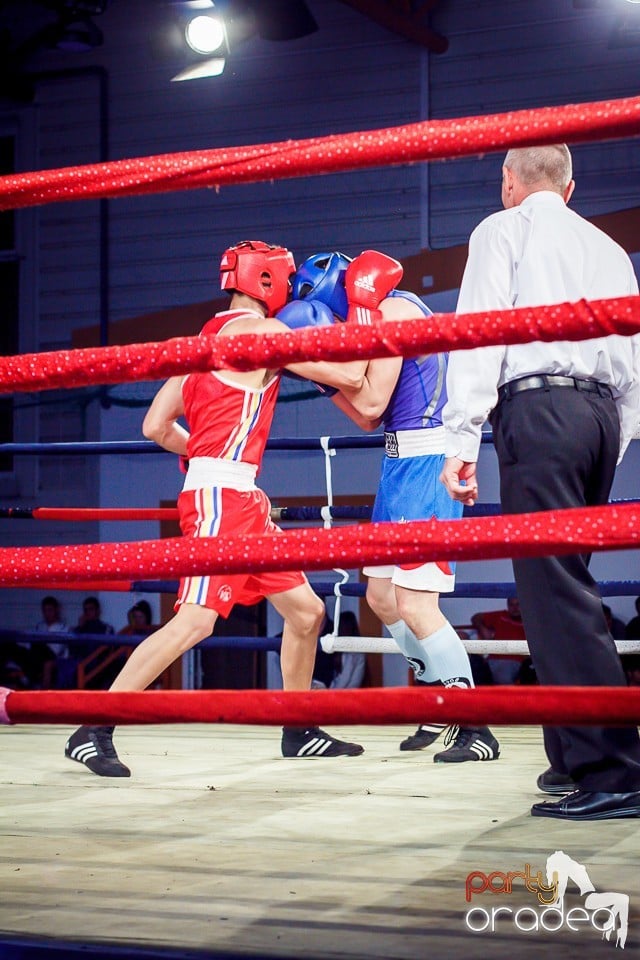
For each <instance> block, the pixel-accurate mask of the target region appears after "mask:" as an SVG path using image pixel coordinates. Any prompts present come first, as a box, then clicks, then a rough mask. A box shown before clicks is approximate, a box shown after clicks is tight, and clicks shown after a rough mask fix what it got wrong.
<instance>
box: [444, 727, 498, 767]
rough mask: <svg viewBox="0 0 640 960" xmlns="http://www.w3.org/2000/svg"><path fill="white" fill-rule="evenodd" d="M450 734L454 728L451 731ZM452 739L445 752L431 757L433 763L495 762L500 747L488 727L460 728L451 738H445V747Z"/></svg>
mask: <svg viewBox="0 0 640 960" xmlns="http://www.w3.org/2000/svg"><path fill="white" fill-rule="evenodd" d="M451 732H452V734H454V732H455V728H453V729H452V731H451ZM451 739H453V743H452V744H451V746H450V747H449V748H448V749H447V750H442V751H440V753H436V754H434V756H433V761H434V763H464V762H465V761H466V760H497V759H498V757H499V756H500V745H499V743H498V741H497V740H496V738H495V737H494V736H493V734H492V733H491V731H490V730H489V728H488V727H460V728H459V729H458V731H457V734H455V739H454V738H453V736H452V737H446V738H445V746H446V744H447V743H449V742H450V741H451Z"/></svg>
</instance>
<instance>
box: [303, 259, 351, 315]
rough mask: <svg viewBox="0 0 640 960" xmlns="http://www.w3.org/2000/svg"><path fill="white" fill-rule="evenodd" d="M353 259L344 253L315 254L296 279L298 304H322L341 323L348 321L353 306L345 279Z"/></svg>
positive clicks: (306, 261) (305, 262) (307, 261)
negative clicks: (309, 302)
mask: <svg viewBox="0 0 640 960" xmlns="http://www.w3.org/2000/svg"><path fill="white" fill-rule="evenodd" d="M350 263H351V258H350V257H347V256H345V254H344V253H314V255H313V256H312V257H308V258H307V259H306V260H305V261H304V263H302V264H301V265H300V266H299V267H298V269H297V270H296V272H295V274H294V275H293V282H292V293H293V299H294V300H320V302H321V303H324V304H326V306H327V307H329V309H330V310H331V311H332V313H334V314H335V315H336V317H338V318H339V319H340V320H346V317H347V310H348V308H349V304H348V302H347V294H346V291H345V289H344V275H345V272H346V269H347V267H348V266H349V264H350Z"/></svg>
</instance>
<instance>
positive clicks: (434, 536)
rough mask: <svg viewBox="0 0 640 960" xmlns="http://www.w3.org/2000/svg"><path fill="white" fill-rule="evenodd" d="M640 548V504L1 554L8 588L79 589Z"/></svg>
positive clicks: (25, 549)
mask: <svg viewBox="0 0 640 960" xmlns="http://www.w3.org/2000/svg"><path fill="white" fill-rule="evenodd" d="M639 542H640V503H625V504H621V505H616V504H609V505H606V506H602V507H580V508H574V509H565V510H545V511H540V512H538V513H523V514H513V515H509V514H502V515H499V516H491V517H479V518H468V519H462V520H454V521H444V520H416V521H412V522H411V523H367V524H358V525H352V526H349V527H346V528H336V529H332V530H320V529H317V528H308V529H297V530H288V531H286V532H283V533H281V534H278V535H272V536H263V537H254V536H244V537H204V538H202V539H200V538H184V537H170V538H167V539H165V540H143V541H137V542H133V543H96V544H70V545H67V546H63V547H22V548H21V549H19V550H17V549H15V548H12V547H4V548H2V549H0V579H2V581H3V582H4V584H5V585H6V586H12V585H13V586H17V585H18V584H30V585H33V584H36V583H41V582H48V583H55V582H56V581H62V582H64V581H65V580H68V579H73V580H78V579H79V576H80V574H79V571H81V573H82V576H86V577H87V578H88V579H90V580H112V579H113V580H122V579H130V580H136V579H137V580H140V579H143V578H147V579H157V578H166V577H170V576H198V575H205V574H213V573H244V572H246V571H253V572H256V571H267V570H291V569H303V570H327V569H332V568H334V567H336V566H340V567H343V568H344V569H349V568H350V567H359V566H362V564H370V563H373V564H376V563H384V562H388V561H389V560H392V559H393V562H395V563H415V562H421V563H426V562H427V561H429V560H443V559H448V560H474V559H484V560H487V559H489V560H490V559H499V558H509V557H536V556H548V555H562V554H571V553H589V552H592V551H600V550H622V549H626V548H628V547H636V546H637V545H638V543H639Z"/></svg>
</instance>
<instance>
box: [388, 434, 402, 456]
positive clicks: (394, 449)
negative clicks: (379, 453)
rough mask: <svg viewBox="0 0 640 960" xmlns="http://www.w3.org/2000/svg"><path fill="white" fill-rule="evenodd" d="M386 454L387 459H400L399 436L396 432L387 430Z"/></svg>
mask: <svg viewBox="0 0 640 960" xmlns="http://www.w3.org/2000/svg"><path fill="white" fill-rule="evenodd" d="M384 452H385V454H386V456H387V457H394V458H396V459H397V458H398V457H399V456H400V454H399V453H398V436H397V434H396V432H395V430H385V432H384Z"/></svg>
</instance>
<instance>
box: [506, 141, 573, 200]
mask: <svg viewBox="0 0 640 960" xmlns="http://www.w3.org/2000/svg"><path fill="white" fill-rule="evenodd" d="M503 166H505V167H508V168H509V170H511V171H513V173H515V175H516V176H517V177H518V179H519V180H520V181H521V182H522V183H523V184H524V185H525V186H527V187H532V186H537V185H538V184H543V183H544V184H548V185H549V186H550V187H552V189H553V190H555V191H556V192H557V193H564V191H565V190H566V189H567V187H568V186H569V183H570V182H571V178H572V175H573V170H572V163H571V153H570V152H569V147H568V146H567V145H566V143H554V144H551V145H550V146H548V147H516V148H514V149H513V150H509V152H508V153H507V155H506V157H505V158H504V164H503Z"/></svg>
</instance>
